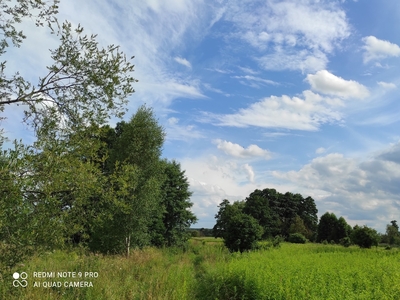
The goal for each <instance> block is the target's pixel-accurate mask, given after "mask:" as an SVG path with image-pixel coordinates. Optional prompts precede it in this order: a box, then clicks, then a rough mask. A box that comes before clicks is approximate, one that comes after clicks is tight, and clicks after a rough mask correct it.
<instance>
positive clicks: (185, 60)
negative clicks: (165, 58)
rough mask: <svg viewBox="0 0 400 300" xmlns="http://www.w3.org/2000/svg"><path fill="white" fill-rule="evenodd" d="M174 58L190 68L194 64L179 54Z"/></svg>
mask: <svg viewBox="0 0 400 300" xmlns="http://www.w3.org/2000/svg"><path fill="white" fill-rule="evenodd" d="M174 60H175V61H176V62H177V63H178V64H181V65H183V66H185V67H188V68H189V69H191V68H192V64H191V63H190V62H189V61H188V60H187V59H185V58H182V57H179V56H177V57H174Z"/></svg>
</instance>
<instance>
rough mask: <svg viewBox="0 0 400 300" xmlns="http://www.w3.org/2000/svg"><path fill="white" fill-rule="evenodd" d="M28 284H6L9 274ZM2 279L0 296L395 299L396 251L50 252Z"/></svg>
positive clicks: (197, 247)
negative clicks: (77, 284) (82, 275)
mask: <svg viewBox="0 0 400 300" xmlns="http://www.w3.org/2000/svg"><path fill="white" fill-rule="evenodd" d="M14 271H19V272H22V271H25V272H27V273H28V274H29V286H28V287H26V288H21V287H18V288H17V287H13V286H12V272H14ZM40 271H46V272H51V271H54V272H57V271H60V272H61V271H67V272H98V275H99V276H98V278H86V279H82V280H89V281H91V282H92V284H93V287H86V288H66V287H63V286H62V287H60V288H59V287H52V288H43V287H33V283H34V281H38V282H39V281H40V282H41V283H42V284H43V282H44V281H62V282H64V281H78V280H79V279H76V278H75V279H71V278H35V279H34V278H32V274H33V272H40ZM10 272H11V273H10V274H3V278H4V280H3V282H1V283H0V298H1V299H33V300H34V299H40V300H42V299H257V300H258V299H296V300H297V299H400V284H399V283H400V251H399V250H398V249H392V250H384V249H383V248H372V249H359V248H357V247H350V248H344V247H341V246H334V245H318V244H305V245H297V244H287V243H283V244H282V246H281V247H280V248H270V249H269V250H260V251H254V252H250V253H243V254H238V253H235V254H231V253H229V252H228V251H227V250H226V248H225V247H224V246H223V243H222V241H221V240H219V239H214V238H195V239H192V240H191V241H190V245H189V247H188V248H186V249H177V248H171V249H156V248H146V249H143V250H136V251H132V253H131V255H130V257H129V258H127V257H124V256H101V255H93V254H92V255H84V254H83V253H78V252H65V251H63V252H62V251H55V252H51V253H45V254H42V255H40V256H36V257H33V258H32V259H31V260H30V261H28V262H26V263H25V265H24V266H19V267H18V268H16V269H15V270H11V271H10Z"/></svg>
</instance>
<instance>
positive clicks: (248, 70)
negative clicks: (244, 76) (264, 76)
mask: <svg viewBox="0 0 400 300" xmlns="http://www.w3.org/2000/svg"><path fill="white" fill-rule="evenodd" d="M239 69H240V70H242V71H243V72H245V73H248V74H251V75H256V74H258V73H259V72H257V71H254V70H253V69H251V68H246V67H239Z"/></svg>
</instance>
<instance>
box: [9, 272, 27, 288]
mask: <svg viewBox="0 0 400 300" xmlns="http://www.w3.org/2000/svg"><path fill="white" fill-rule="evenodd" d="M13 278H14V281H13V286H15V287H27V286H28V281H27V280H26V279H27V278H28V274H27V273H26V272H21V274H20V273H18V272H15V273H14V274H13Z"/></svg>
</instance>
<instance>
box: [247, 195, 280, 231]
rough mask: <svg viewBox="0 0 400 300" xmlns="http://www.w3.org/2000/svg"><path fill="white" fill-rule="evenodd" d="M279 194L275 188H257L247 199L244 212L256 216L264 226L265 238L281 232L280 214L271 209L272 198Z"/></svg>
mask: <svg viewBox="0 0 400 300" xmlns="http://www.w3.org/2000/svg"><path fill="white" fill-rule="evenodd" d="M275 195H277V193H276V191H275V190H274V189H264V190H263V191H260V190H258V189H257V190H255V191H254V192H252V193H251V194H250V195H249V196H248V197H247V198H246V200H245V205H244V208H243V212H244V213H246V214H248V215H250V216H252V217H253V218H255V219H256V220H257V221H258V223H259V224H260V225H261V226H262V227H263V229H264V234H263V238H268V237H271V236H275V235H277V234H279V233H280V229H279V226H278V221H279V220H278V215H277V214H276V213H275V212H274V211H272V210H271V209H270V204H269V203H270V199H271V198H272V197H274V196H275Z"/></svg>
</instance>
